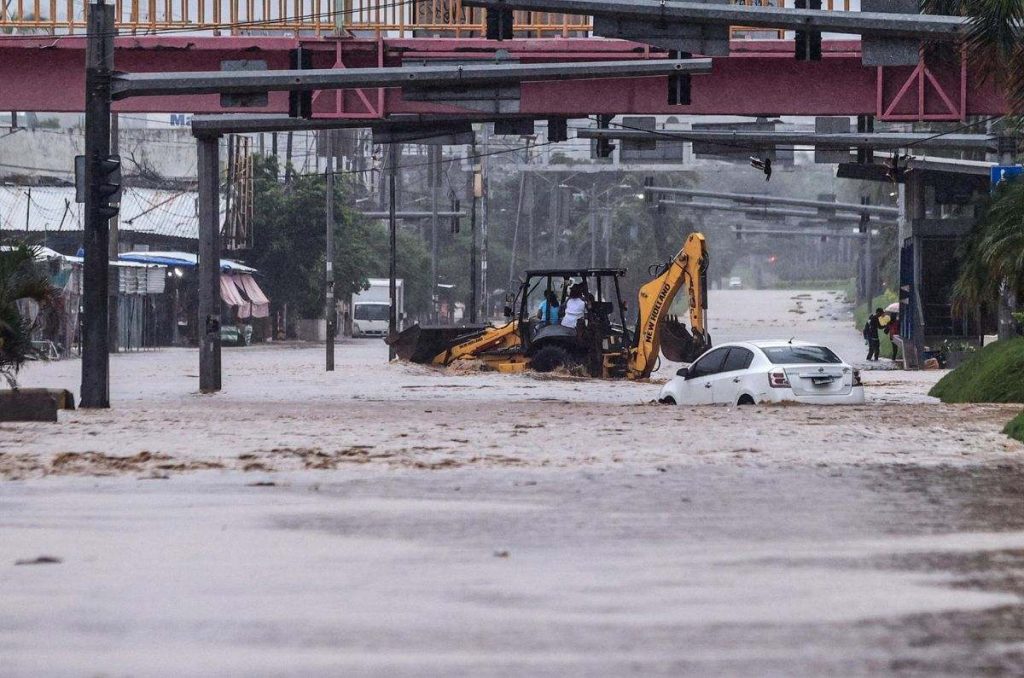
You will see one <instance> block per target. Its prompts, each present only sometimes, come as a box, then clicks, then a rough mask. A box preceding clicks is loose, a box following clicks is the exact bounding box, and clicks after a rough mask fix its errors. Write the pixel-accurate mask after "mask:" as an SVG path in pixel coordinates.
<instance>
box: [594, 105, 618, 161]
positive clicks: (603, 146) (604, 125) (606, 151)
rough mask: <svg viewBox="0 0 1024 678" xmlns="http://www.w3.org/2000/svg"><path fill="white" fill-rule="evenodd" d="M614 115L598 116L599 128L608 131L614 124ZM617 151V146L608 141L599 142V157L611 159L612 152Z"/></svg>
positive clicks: (601, 140)
mask: <svg viewBox="0 0 1024 678" xmlns="http://www.w3.org/2000/svg"><path fill="white" fill-rule="evenodd" d="M614 117H615V116H614V115H598V116H597V128H598V129H608V126H609V125H610V124H611V122H612V118H614ZM614 150H615V144H613V143H612V142H611V141H610V140H608V139H598V140H597V157H599V158H610V157H612V151H614Z"/></svg>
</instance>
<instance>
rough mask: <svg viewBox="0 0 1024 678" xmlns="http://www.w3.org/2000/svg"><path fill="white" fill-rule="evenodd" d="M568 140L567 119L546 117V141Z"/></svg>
mask: <svg viewBox="0 0 1024 678" xmlns="http://www.w3.org/2000/svg"><path fill="white" fill-rule="evenodd" d="M568 140H569V121H568V120H567V119H566V118H548V143H550V144H553V143H556V142H559V141H568Z"/></svg>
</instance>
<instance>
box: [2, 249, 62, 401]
mask: <svg viewBox="0 0 1024 678" xmlns="http://www.w3.org/2000/svg"><path fill="white" fill-rule="evenodd" d="M55 295H56V292H55V290H54V288H53V286H52V285H51V284H50V279H49V277H48V276H47V275H46V272H45V271H43V270H42V269H41V268H40V267H39V266H38V265H37V264H36V259H35V251H34V250H33V249H32V248H31V247H29V246H27V245H25V244H16V245H11V246H6V247H0V376H2V377H3V378H4V379H5V380H6V381H7V383H8V385H10V387H11V388H17V387H18V383H17V376H18V371H19V370H20V369H21V367H22V366H23V365H24V364H25V361H26V360H28V359H30V358H32V357H34V356H35V355H36V350H35V349H34V348H33V347H32V331H33V329H35V322H34V320H33V319H31V318H28V317H26V315H25V314H24V313H23V307H24V306H25V302H29V301H31V302H35V303H36V304H38V305H39V306H40V307H41V308H43V307H46V306H48V305H49V304H51V303H53V301H54V300H55V298H56V296H55Z"/></svg>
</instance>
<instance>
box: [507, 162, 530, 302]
mask: <svg viewBox="0 0 1024 678" xmlns="http://www.w3.org/2000/svg"><path fill="white" fill-rule="evenodd" d="M525 192H526V172H523V173H522V174H520V175H519V202H518V203H517V204H516V225H515V229H514V230H513V231H512V255H511V256H510V257H509V265H508V287H507V288H506V289H507V290H512V289H513V288H512V285H513V282H514V281H515V279H516V253H517V252H518V251H519V225H520V223H522V220H523V196H524V194H525Z"/></svg>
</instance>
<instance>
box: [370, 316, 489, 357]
mask: <svg viewBox="0 0 1024 678" xmlns="http://www.w3.org/2000/svg"><path fill="white" fill-rule="evenodd" d="M486 327H487V326H486V325H460V326H457V327H423V326H421V325H419V324H416V325H413V326H412V327H410V328H408V329H406V330H404V331H402V332H399V333H398V334H397V335H394V336H391V337H388V338H387V343H388V345H390V346H394V347H395V354H396V355H397V356H398V357H399V358H401V359H402V360H408V361H409V362H413V363H430V362H432V361H433V360H434V358H435V357H436V356H438V355H439V354H441V353H444V352H445V351H447V350H448V349H449V348H451V347H452V346H457V345H458V344H461V343H462V342H463V341H466V340H467V339H469V338H470V337H472V336H474V335H478V334H480V333H481V332H483V331H484V329H485V328H486Z"/></svg>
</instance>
